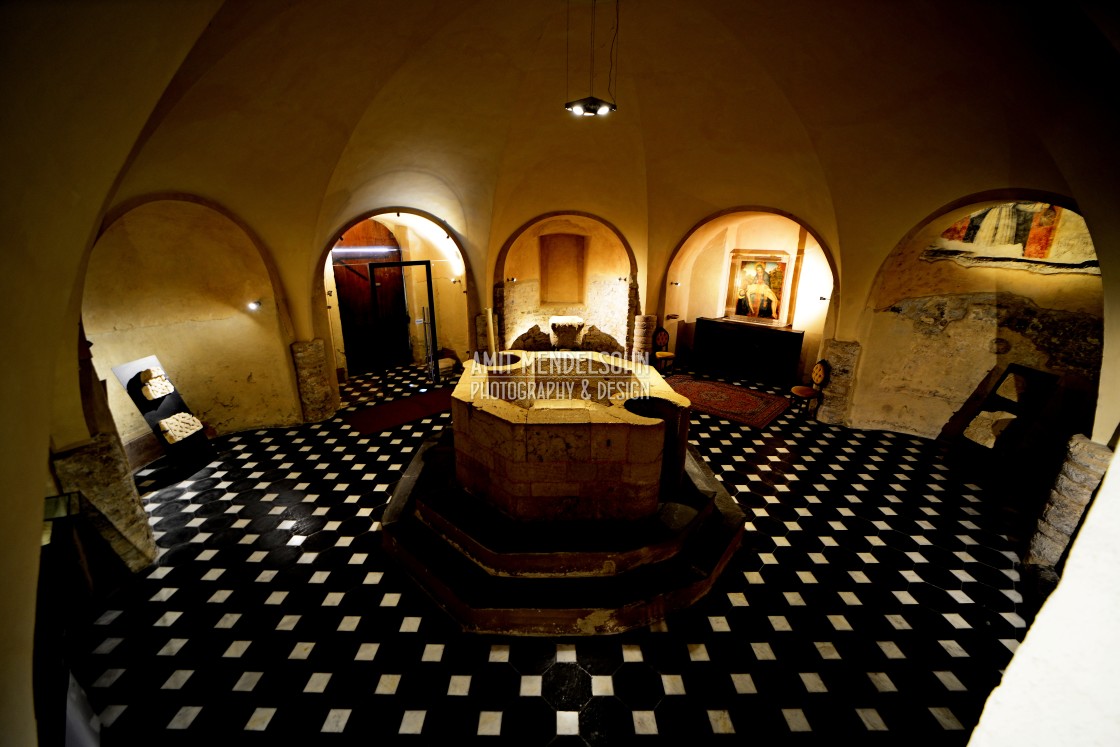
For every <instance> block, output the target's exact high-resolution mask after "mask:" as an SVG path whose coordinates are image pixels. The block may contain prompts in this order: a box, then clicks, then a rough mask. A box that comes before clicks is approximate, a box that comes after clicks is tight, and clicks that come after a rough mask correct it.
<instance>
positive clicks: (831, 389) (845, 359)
mask: <svg viewBox="0 0 1120 747" xmlns="http://www.w3.org/2000/svg"><path fill="white" fill-rule="evenodd" d="M860 350H861V348H860V344H859V343H858V342H854V341H853V342H846V341H844V340H835V339H833V340H829V341H828V342H826V343H825V348H824V360H826V361H828V363H829V365H830V366H831V374H830V377H829V382H828V386H826V387H825V388H824V391H823V392H822V393H821V404H820V407H818V408H817V420H819V421H821V422H822V423H834V424H838V423H843V422H844V421H845V419H846V418H847V417H848V409H849V408H850V407H851V404H852V391H853V388H854V386H855V378H856V364H857V363H858V362H859V354H860Z"/></svg>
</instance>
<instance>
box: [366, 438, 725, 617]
mask: <svg viewBox="0 0 1120 747" xmlns="http://www.w3.org/2000/svg"><path fill="white" fill-rule="evenodd" d="M447 438H448V437H447V436H445V437H444V439H443V443H440V442H437V441H427V442H425V443H424V444H423V445H422V446H421V447H420V449H419V450H418V453H417V454H416V456H415V458H414V459H413V463H412V464H411V465H410V466H409V468H408V470H407V471H406V472H405V475H404V476H403V477H402V479H401V481H400V483H399V484H398V488H397V490H396V491H395V492H394V495H393V499H392V500H391V501H390V504H389V506H388V508H387V509H386V512H385V516H384V517H383V522H382V529H383V532H382V537H383V542H384V546H385V548H386V550H387V551H388V552H389V553H390V554H391V555H392V556H394V557H396V558H397V559H398V560H399V561H400V562H402V563H403V564H404V565H405V566H407V567H408V569H409V571H410V572H411V573H412V575H413V576H414V577H415V578H416V579H417V581H419V582H420V584H421V585H422V586H423V587H424V588H425V589H426V590H427V591H428V592H429V593H430V594H431V595H432V597H433V598H434V599H435V600H436V602H437V603H438V604H439V605H440V606H441V607H443V608H444V609H445V610H446V611H447V612H448V613H449V614H451V615H452V616H453V617H454V618H456V619H457V620H458V621H459V623H460V624H461V625H462V626H463V628H464V629H466V630H470V631H478V632H493V633H508V634H514V635H591V634H600V633H612V632H619V631H623V630H627V629H630V628H635V627H640V626H646V625H649V624H651V623H652V622H654V621H656V620H660V619H662V618H663V617H664V616H665V614H666V613H667V612H668V611H671V610H674V609H680V608H683V607H686V606H688V605H690V604H692V603H693V602H695V601H696V600H697V599H699V598H700V597H702V596H703V595H704V594H706V593H707V592H708V590H709V589H710V588H711V586H712V585H713V584H714V583H715V581H716V579H717V578H718V576H719V573H720V572H721V571H722V570H723V568H724V566H725V565H726V564H727V562H728V560H729V559H730V557H731V556H732V554H733V553H734V552H735V550H736V549H737V548H738V547H739V544H740V543H741V541H742V536H743V525H744V520H745V516H744V514H743V512H742V510H741V509H740V508H739V507H738V505H737V504H736V503H735V502H734V500H733V499H732V498H731V497H730V496H729V495H728V494H727V492H726V491H725V490H723V487H722V485H720V484H719V482H718V480H716V479H715V476H714V475H713V474H712V472H711V470H710V469H709V468H708V467H707V465H705V464H704V463H703V461H702V460H700V459H699V457H697V456H696V455H695V453H690V454H689V460H688V461H687V463H686V469H685V471H686V477H687V479H686V481H685V482H686V487H683V488H682V489H681V491H680V495H682V496H688V499H687V501H686V500H685V499H683V498H682V499H681V501H682V502H679V503H677V502H674V501H665V502H664V503H663V510H662V511H661V512H659V514H658V516H656V517H650V518H649V519H646V520H640V521H632V522H614V523H612V524H611V525H610V526H602V527H596V526H594V525H595V524H596V523H597V522H579V523H578V524H579V526H576V524H577V523H576V522H548V523H544V522H541V523H540V524H539V525H538V526H530V523H528V522H517V521H513V520H512V519H509V518H508V517H501V516H500V515H497V514H498V512H496V510H494V509H489V510H486V509H484V508H481V507H480V503H481V501H479V500H478V499H475V498H473V497H471V496H469V495H467V494H465V493H464V492H463V491H461V490H458V489H456V488H455V487H454V485H453V484H452V483H451V482H449V481H452V480H453V478H451V477H449V475H454V470H453V469H449V466H448V462H447V459H448V452H447V447H448V442H447ZM451 458H452V459H453V456H452V457H451ZM674 495H676V494H675V493H674ZM472 511H473V512H477V513H476V515H474V516H471V515H470V514H471V512H472ZM491 522H492V523H491ZM476 533H477V536H476ZM480 556H484V557H482V558H481V561H482V562H480ZM521 564H523V565H521Z"/></svg>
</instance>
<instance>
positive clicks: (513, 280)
mask: <svg viewBox="0 0 1120 747" xmlns="http://www.w3.org/2000/svg"><path fill="white" fill-rule="evenodd" d="M506 282H507V283H516V282H517V278H506Z"/></svg>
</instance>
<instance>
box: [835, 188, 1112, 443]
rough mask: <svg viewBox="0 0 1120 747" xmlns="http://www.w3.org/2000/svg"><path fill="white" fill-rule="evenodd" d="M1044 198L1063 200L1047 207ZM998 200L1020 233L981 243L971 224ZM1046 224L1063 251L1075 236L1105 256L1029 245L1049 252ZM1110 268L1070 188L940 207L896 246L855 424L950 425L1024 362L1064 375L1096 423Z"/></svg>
mask: <svg viewBox="0 0 1120 747" xmlns="http://www.w3.org/2000/svg"><path fill="white" fill-rule="evenodd" d="M1036 206H1052V207H1053V208H1056V209H1057V211H1056V212H1055V213H1050V212H1047V213H1045V216H1043V214H1042V213H1041V212H1040V211H1041V210H1043V208H1038V207H1036ZM996 210H1004V211H1005V212H1006V215H1008V216H1014V220H1015V221H1016V226H1017V228H1016V229H1015V230H1016V231H1017V232H1018V234H1016V235H1015V237H1014V240H1012V241H1010V242H1009V243H1006V244H1004V245H1001V247H1002V248H997V249H990V250H987V251H985V250H983V249H982V248H980V247H972V248H970V246H969V245H970V243H975V242H971V241H965V240H963V237H965V236H966V235H967V232H968V230H969V229H968V227H967V226H968V224H969V223H970V222H971V223H972V224H976V223H977V222H978V221H981V220H983V218H984V217H987V216H988V215H992V216H993V217H995V212H994V211H996ZM1053 215H1057V216H1058V218H1057V221H1058V222H1057V223H1056V224H1055V223H1053V221H1052V217H1053ZM1040 216H1042V217H1041V218H1040ZM1047 216H1048V217H1047ZM1040 220H1041V223H1040ZM1047 223H1049V224H1050V225H1044V224H1047ZM954 227H956V228H954ZM975 229H976V225H973V226H972V229H971V230H973V231H975ZM1036 231H1037V232H1038V233H1036ZM1043 233H1044V234H1045V235H1046V236H1048V237H1049V238H1048V240H1050V241H1053V242H1058V243H1055V244H1053V247H1054V251H1055V252H1058V253H1061V254H1062V255H1063V256H1071V255H1069V254H1068V251H1069V250H1068V247H1069V246H1070V244H1069V242H1071V241H1077V242H1079V243H1080V245H1082V246H1083V247H1084V246H1087V247H1088V251H1089V252H1090V253H1091V254H1092V260H1091V264H1092V265H1094V267H1076V266H1074V265H1073V264H1070V263H1064V262H1056V261H1055V262H1052V261H1051V260H1050V259H1047V258H1038V257H1036V258H1032V257H1030V256H1026V255H1028V254H1031V253H1035V254H1037V253H1038V251H1041V250H1040V249H1039V248H1038V247H1039V246H1040V245H1039V243H1038V241H1039V240H1040V239H1038V237H1039V236H1041V235H1043ZM954 237H956V238H954ZM1020 240H1021V242H1020ZM1016 246H1018V247H1020V248H1019V249H1018V250H1016V249H1015V248H1014V247H1016ZM1046 251H1050V249H1049V248H1048V249H1047V250H1046ZM997 255H1001V256H997ZM1016 255H1017V256H1016ZM1063 264H1064V266H1063ZM1099 273H1100V270H1099V265H1097V263H1096V253H1095V249H1093V248H1092V241H1091V238H1090V236H1089V233H1088V228H1087V226H1085V223H1084V220H1083V219H1082V218H1081V217H1080V215H1079V214H1078V213H1077V206H1076V202H1075V201H1074V200H1072V199H1070V198H1068V197H1064V196H1061V195H1056V194H1052V193H1045V192H1039V191H1036V190H1014V189H1003V190H994V191H988V192H981V193H976V194H973V195H968V196H965V197H962V198H960V199H957V200H954V201H953V202H951V203H948V204H947V205H945V206H943V207H941V208H939V209H937V210H935V211H934V212H932V213H931V214H930V215H928V216H926V217H925V218H924V219H923V220H922V221H921V222H919V223H918V224H916V225H915V226H914V228H913V229H911V230H910V231H908V232H907V234H906V235H905V236H904V237H903V238H902V239H901V240H900V241H899V242H898V244H897V245H896V246H895V247H894V248H893V249H892V251H891V252H890V254H889V255H888V256H887V257H886V259H885V260H884V261H883V263H882V265H881V266H880V268H879V271H878V273H877V275H876V278H875V281H874V283H873V284H872V286H871V290H870V295H869V297H868V299H867V307H868V309H869V311H868V314H869V315H870V320H869V322H868V324H867V326H866V327H865V329H866V331H865V333H864V336H863V341H862V346H861V347H862V353H861V360H860V361H859V375H858V377H857V382H856V386H855V388H854V390H853V392H852V399H851V402H850V405H849V412H848V420H849V422H850V424H852V425H854V426H857V427H870V428H883V429H889V430H896V431H901V432H904V433H912V434H915V435H920V436H926V437H935V436H938V435H939V434H941V433H942V432H943V430H944V429H945V428H946V426H947V424H948V422H949V420H950V418H952V417H953V416H954V413H958V412H960V411H962V410H963V409H964V406H965V404H966V402H967V401H968V400H969V398H970V397H972V396H974V395H975V394H976V392H977V391H978V387H981V386H982V383H983V381H984V380H985V377H987V376H989V375H994V372H997V371H1000V370H1004V369H1006V368H1007V366H1009V365H1011V364H1017V365H1020V366H1025V367H1028V368H1030V369H1034V370H1040V371H1044V372H1047V373H1050V374H1053V375H1055V376H1057V377H1058V378H1059V381H1060V386H1061V388H1062V389H1063V391H1065V392H1066V395H1065V396H1068V398H1069V399H1068V402H1067V407H1066V408H1065V409H1066V416H1067V417H1068V421H1069V423H1070V426H1071V427H1075V428H1076V429H1077V432H1087V433H1091V432H1092V431H1091V427H1092V419H1093V411H1094V409H1095V402H1096V396H1097V388H1098V384H1099V374H1100V366H1101V346H1102V341H1103V332H1104V330H1103V323H1104V298H1103V286H1102V282H1101V276H1100V274H1099Z"/></svg>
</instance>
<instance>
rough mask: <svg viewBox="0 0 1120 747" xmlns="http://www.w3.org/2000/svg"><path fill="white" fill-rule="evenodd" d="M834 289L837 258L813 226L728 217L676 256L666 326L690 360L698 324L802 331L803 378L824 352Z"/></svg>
mask: <svg viewBox="0 0 1120 747" xmlns="http://www.w3.org/2000/svg"><path fill="white" fill-rule="evenodd" d="M834 287H835V277H834V273H833V268H832V261H831V258H830V256H829V254H828V253H827V251H826V250H825V248H824V247H823V245H822V243H821V242H820V240H819V239H818V238H817V236H816V234H815V233H813V232H812V231H810V230H809V229H808V228H807V227H806V226H804V225H803V224H801V223H799V222H798V221H796V220H795V219H793V218H792V217H789V216H787V215H784V214H781V213H778V212H776V211H771V210H764V209H760V208H737V209H733V210H727V211H724V212H721V213H719V214H717V215H714V216H711V217H709V218H706V219H705V220H703V221H701V222H700V223H699V224H697V225H696V226H695V227H694V228H693V229H692V230H691V231H690V232H689V233H688V235H687V236H686V237H685V238H684V239H682V241H681V243H680V244H679V245H678V246H677V248H676V250H675V251H674V253H673V256H672V259H671V260H670V262H669V269H668V270H667V272H666V276H665V287H664V289H663V291H662V309H661V320H662V321H661V323H662V324H663V325H664V326H665V328H666V330H667V331H668V332H669V335H670V348H671V349H672V350H675V351H676V353H677V356H678V359H682V360H688V359H689V358H690V357H694V352H695V351H694V350H693V336H694V335H693V333H694V331H695V328H696V322H697V319H702V318H710V319H719V318H732V319H735V320H736V321H741V322H743V323H747V324H759V325H765V326H770V327H776V328H788V329H794V330H798V331H801V332H803V333H804V337H803V341H802V344H801V353H800V356H799V358H798V364H797V371H798V375H800V372H802V371H804V370H806V368H807V366H811V365H812V362H813V361H814V360H815V359H816V356H817V354H818V350H819V349H820V345H821V341H822V339H823V337H824V328H825V320H826V317H827V314H828V309H829V302H830V300H831V298H832V294H833V289H834Z"/></svg>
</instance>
